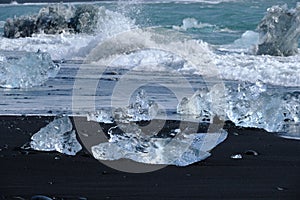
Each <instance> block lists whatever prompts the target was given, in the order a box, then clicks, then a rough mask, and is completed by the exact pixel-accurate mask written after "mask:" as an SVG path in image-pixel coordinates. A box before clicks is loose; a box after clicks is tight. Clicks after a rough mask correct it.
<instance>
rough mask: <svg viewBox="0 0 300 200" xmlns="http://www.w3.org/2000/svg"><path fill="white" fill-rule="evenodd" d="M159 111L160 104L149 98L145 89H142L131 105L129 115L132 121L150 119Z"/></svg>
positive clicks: (128, 110)
mask: <svg viewBox="0 0 300 200" xmlns="http://www.w3.org/2000/svg"><path fill="white" fill-rule="evenodd" d="M157 112H158V105H157V104H156V103H155V102H154V101H152V100H150V99H149V97H148V96H147V94H146V92H145V90H140V91H139V92H138V93H137V95H136V98H135V102H133V103H132V104H130V105H129V107H128V109H127V116H128V118H130V119H131V120H130V121H143V120H144V121H149V120H151V119H153V118H154V117H155V116H156V114H157Z"/></svg>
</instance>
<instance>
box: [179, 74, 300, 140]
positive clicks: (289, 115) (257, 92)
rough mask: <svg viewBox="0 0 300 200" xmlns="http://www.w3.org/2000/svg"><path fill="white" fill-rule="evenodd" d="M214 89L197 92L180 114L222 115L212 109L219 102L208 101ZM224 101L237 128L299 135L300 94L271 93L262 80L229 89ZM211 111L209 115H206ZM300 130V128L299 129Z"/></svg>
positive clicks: (184, 104)
mask: <svg viewBox="0 0 300 200" xmlns="http://www.w3.org/2000/svg"><path fill="white" fill-rule="evenodd" d="M216 92H217V91H214V90H210V91H207V92H206V93H205V92H203V91H202V92H199V91H198V92H196V93H195V94H194V95H193V96H192V97H191V98H183V99H182V101H181V102H180V103H179V105H178V108H177V112H178V113H179V114H181V115H192V116H193V115H196V116H197V117H198V118H199V119H205V118H207V113H209V117H210V118H211V116H212V117H213V116H219V113H220V110H217V109H216V107H214V106H212V105H213V104H215V103H214V101H217V99H208V98H207V96H210V94H211V93H216ZM203 93H204V94H203ZM221 98H224V101H219V102H222V103H223V104H224V105H221V106H219V108H220V107H221V108H223V109H224V112H225V114H226V118H225V120H231V121H232V122H234V123H235V124H236V125H237V126H242V127H254V128H262V129H265V130H267V131H269V132H280V133H285V134H287V135H289V134H292V133H293V135H294V136H295V135H297V132H298V135H299V123H300V120H299V119H300V111H299V110H300V93H299V92H297V91H294V92H269V91H268V89H267V87H266V85H265V84H264V83H263V82H262V81H259V80H258V81H257V82H256V83H255V84H253V83H249V82H243V83H240V84H238V86H237V87H236V86H228V87H227V89H226V95H225V96H224V97H221ZM207 109H208V112H204V111H206V110H207ZM297 127H298V128H297Z"/></svg>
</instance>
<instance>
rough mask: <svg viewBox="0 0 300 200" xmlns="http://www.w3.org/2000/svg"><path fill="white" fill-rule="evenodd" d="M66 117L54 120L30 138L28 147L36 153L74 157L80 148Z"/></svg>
mask: <svg viewBox="0 0 300 200" xmlns="http://www.w3.org/2000/svg"><path fill="white" fill-rule="evenodd" d="M72 129H73V127H72V123H71V121H70V119H69V117H68V116H63V117H60V118H57V119H55V120H54V121H52V122H51V123H49V124H48V125H47V126H45V127H44V128H42V129H41V130H40V131H38V132H37V133H35V134H34V135H33V136H32V137H31V140H32V141H31V142H30V146H31V148H32V149H34V150H38V151H58V152H60V153H64V154H67V155H76V153H77V152H79V151H80V150H81V149H82V147H81V145H80V143H79V142H78V141H77V139H76V134H75V131H74V130H72Z"/></svg>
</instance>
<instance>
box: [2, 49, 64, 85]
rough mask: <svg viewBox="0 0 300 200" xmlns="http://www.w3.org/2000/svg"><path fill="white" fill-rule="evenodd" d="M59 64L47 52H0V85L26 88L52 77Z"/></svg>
mask: <svg viewBox="0 0 300 200" xmlns="http://www.w3.org/2000/svg"><path fill="white" fill-rule="evenodd" d="M58 70H59V66H58V65H56V64H54V63H53V61H52V59H51V57H50V55H49V54H48V53H42V52H37V53H33V52H18V53H17V52H0V87H4V88H28V87H33V86H38V85H42V84H43V83H45V82H46V81H47V80H48V78H49V77H54V76H55V75H56V74H57V72H58Z"/></svg>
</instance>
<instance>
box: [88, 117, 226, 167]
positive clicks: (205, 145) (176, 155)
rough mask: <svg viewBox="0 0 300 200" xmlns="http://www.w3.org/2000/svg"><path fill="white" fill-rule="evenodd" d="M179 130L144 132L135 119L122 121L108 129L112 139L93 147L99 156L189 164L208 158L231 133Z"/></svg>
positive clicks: (143, 161)
mask: <svg viewBox="0 0 300 200" xmlns="http://www.w3.org/2000/svg"><path fill="white" fill-rule="evenodd" d="M175 133H176V135H175V137H167V138H159V137H157V136H155V135H147V134H145V133H143V131H142V130H141V129H140V128H139V126H138V125H136V124H135V123H127V124H122V123H120V124H118V126H116V127H112V128H110V130H109V131H108V134H109V136H110V139H109V141H108V142H106V143H100V144H98V145H96V146H93V147H92V148H91V149H92V153H93V156H94V157H95V158H96V159H99V160H118V159H121V158H127V159H131V160H134V161H136V162H141V163H147V164H166V165H177V166H186V165H190V164H192V163H194V162H198V161H201V160H204V159H206V158H207V157H208V156H210V153H209V151H210V150H211V149H213V148H214V147H215V146H217V145H218V144H220V143H221V142H223V141H224V140H225V139H226V137H227V132H226V131H225V130H223V129H220V130H219V131H218V132H215V133H193V134H187V133H184V132H182V133H181V132H180V131H176V132H175Z"/></svg>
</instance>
